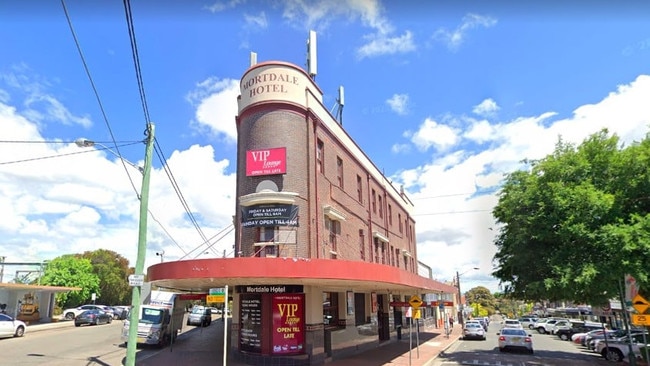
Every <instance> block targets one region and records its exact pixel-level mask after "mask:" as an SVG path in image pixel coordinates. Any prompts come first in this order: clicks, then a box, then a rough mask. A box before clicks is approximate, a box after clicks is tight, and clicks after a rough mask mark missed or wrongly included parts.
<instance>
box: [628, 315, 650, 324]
mask: <svg viewBox="0 0 650 366" xmlns="http://www.w3.org/2000/svg"><path fill="white" fill-rule="evenodd" d="M632 324H634V325H650V315H641V314H632Z"/></svg>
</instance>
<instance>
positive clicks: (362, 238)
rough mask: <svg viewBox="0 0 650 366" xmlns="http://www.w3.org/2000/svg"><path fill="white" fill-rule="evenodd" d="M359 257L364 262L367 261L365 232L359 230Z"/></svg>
mask: <svg viewBox="0 0 650 366" xmlns="http://www.w3.org/2000/svg"><path fill="white" fill-rule="evenodd" d="M359 257H361V260H362V261H365V260H366V238H365V236H364V235H363V230H359Z"/></svg>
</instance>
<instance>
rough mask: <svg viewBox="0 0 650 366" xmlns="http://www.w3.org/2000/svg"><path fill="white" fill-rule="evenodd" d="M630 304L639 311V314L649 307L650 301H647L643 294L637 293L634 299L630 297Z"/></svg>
mask: <svg viewBox="0 0 650 366" xmlns="http://www.w3.org/2000/svg"><path fill="white" fill-rule="evenodd" d="M632 306H633V307H634V309H635V310H636V311H638V312H639V314H643V313H645V312H646V310H648V308H649V307H650V303H648V300H646V299H644V298H643V296H641V295H639V294H637V295H636V296H634V299H632Z"/></svg>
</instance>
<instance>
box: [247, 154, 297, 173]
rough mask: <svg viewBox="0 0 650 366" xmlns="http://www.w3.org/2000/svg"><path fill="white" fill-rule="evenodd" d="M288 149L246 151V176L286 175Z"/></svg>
mask: <svg viewBox="0 0 650 366" xmlns="http://www.w3.org/2000/svg"><path fill="white" fill-rule="evenodd" d="M286 172H287V148H286V147H278V148H273V149H265V150H248V151H246V176H248V177H251V176H257V175H273V174H285V173H286Z"/></svg>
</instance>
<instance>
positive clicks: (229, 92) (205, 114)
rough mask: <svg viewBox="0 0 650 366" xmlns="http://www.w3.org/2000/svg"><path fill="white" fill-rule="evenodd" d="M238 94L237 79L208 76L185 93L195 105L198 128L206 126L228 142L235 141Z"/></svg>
mask: <svg viewBox="0 0 650 366" xmlns="http://www.w3.org/2000/svg"><path fill="white" fill-rule="evenodd" d="M238 96H239V81H238V80H233V79H223V80H220V79H218V78H208V79H206V80H204V81H202V82H201V83H199V84H197V86H196V89H195V90H193V91H191V92H190V93H188V95H187V100H188V101H190V102H191V103H192V104H193V105H195V106H196V116H195V117H196V120H195V121H194V122H195V124H196V126H197V127H198V128H199V129H200V130H202V129H203V128H207V129H208V130H209V131H210V132H211V133H213V134H215V135H218V136H223V137H224V138H225V140H226V141H228V142H230V143H234V142H236V141H237V127H236V125H235V117H236V116H237V97H238Z"/></svg>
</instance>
